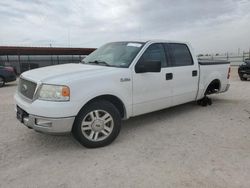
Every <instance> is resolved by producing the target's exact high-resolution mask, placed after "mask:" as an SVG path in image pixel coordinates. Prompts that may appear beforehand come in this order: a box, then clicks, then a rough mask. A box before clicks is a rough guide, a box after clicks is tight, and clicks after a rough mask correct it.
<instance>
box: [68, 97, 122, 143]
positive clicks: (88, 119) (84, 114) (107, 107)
mask: <svg viewBox="0 0 250 188" xmlns="http://www.w3.org/2000/svg"><path fill="white" fill-rule="evenodd" d="M120 129H121V115H120V113H119V111H118V110H117V108H116V107H115V106H114V105H113V104H112V103H110V102H108V101H96V102H92V103H90V104H88V105H87V106H86V107H84V108H83V109H82V110H81V111H80V112H79V114H78V115H77V117H76V119H75V122H74V125H73V129H72V133H73V135H74V137H75V138H76V139H77V140H78V141H79V142H80V143H81V144H82V145H83V146H85V147H87V148H97V147H103V146H106V145H108V144H110V143H111V142H112V141H113V140H114V139H115V138H116V137H117V136H118V134H119V132H120Z"/></svg>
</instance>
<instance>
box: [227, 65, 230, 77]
mask: <svg viewBox="0 0 250 188" xmlns="http://www.w3.org/2000/svg"><path fill="white" fill-rule="evenodd" d="M230 73H231V67H229V68H228V73H227V79H229V78H230Z"/></svg>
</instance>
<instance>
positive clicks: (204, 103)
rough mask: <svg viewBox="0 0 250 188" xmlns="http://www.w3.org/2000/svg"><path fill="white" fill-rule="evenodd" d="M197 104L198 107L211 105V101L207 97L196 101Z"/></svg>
mask: <svg viewBox="0 0 250 188" xmlns="http://www.w3.org/2000/svg"><path fill="white" fill-rule="evenodd" d="M197 104H198V105H200V106H207V105H212V100H211V99H210V98H208V97H207V96H205V97H203V98H202V99H200V100H198V101H197Z"/></svg>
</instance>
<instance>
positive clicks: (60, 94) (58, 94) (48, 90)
mask: <svg viewBox="0 0 250 188" xmlns="http://www.w3.org/2000/svg"><path fill="white" fill-rule="evenodd" d="M38 99H40V100H46V101H69V99H70V89H69V87H68V86H60V85H48V84H43V85H42V86H41V88H40V90H39V92H38Z"/></svg>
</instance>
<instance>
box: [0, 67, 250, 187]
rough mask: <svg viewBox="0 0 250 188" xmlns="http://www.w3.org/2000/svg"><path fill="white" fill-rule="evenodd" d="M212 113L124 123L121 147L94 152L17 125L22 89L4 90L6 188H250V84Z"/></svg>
mask: <svg viewBox="0 0 250 188" xmlns="http://www.w3.org/2000/svg"><path fill="white" fill-rule="evenodd" d="M235 70H236V69H233V72H234V74H233V76H232V78H231V88H230V90H229V91H228V92H227V93H225V94H220V95H214V96H212V97H211V98H212V99H213V105H212V106H208V107H201V106H197V105H196V104H195V103H188V104H184V105H180V106H177V107H173V108H169V109H166V110H162V111H158V112H154V113H150V114H147V115H143V116H139V117H135V118H132V119H130V120H128V121H124V122H123V127H122V130H121V133H120V135H119V136H118V138H117V139H116V140H115V142H114V143H113V144H111V145H109V146H107V147H104V148H99V149H87V148H84V147H82V146H81V145H80V144H78V143H77V142H76V141H75V140H74V139H73V138H72V137H71V136H70V135H68V136H50V135H45V134H41V133H37V132H35V131H33V130H30V129H27V128H26V127H24V126H23V125H21V124H20V123H19V122H18V121H17V120H16V119H15V112H14V103H13V93H14V92H15V90H16V84H15V83H13V84H9V85H8V86H6V87H4V88H0V128H1V131H0V187H3V188H7V187H63V188H65V187H192V188H193V187H226V188H228V187H246V188H249V187H250V136H249V135H250V82H242V81H240V80H239V78H238V77H237V75H236V74H235Z"/></svg>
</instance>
